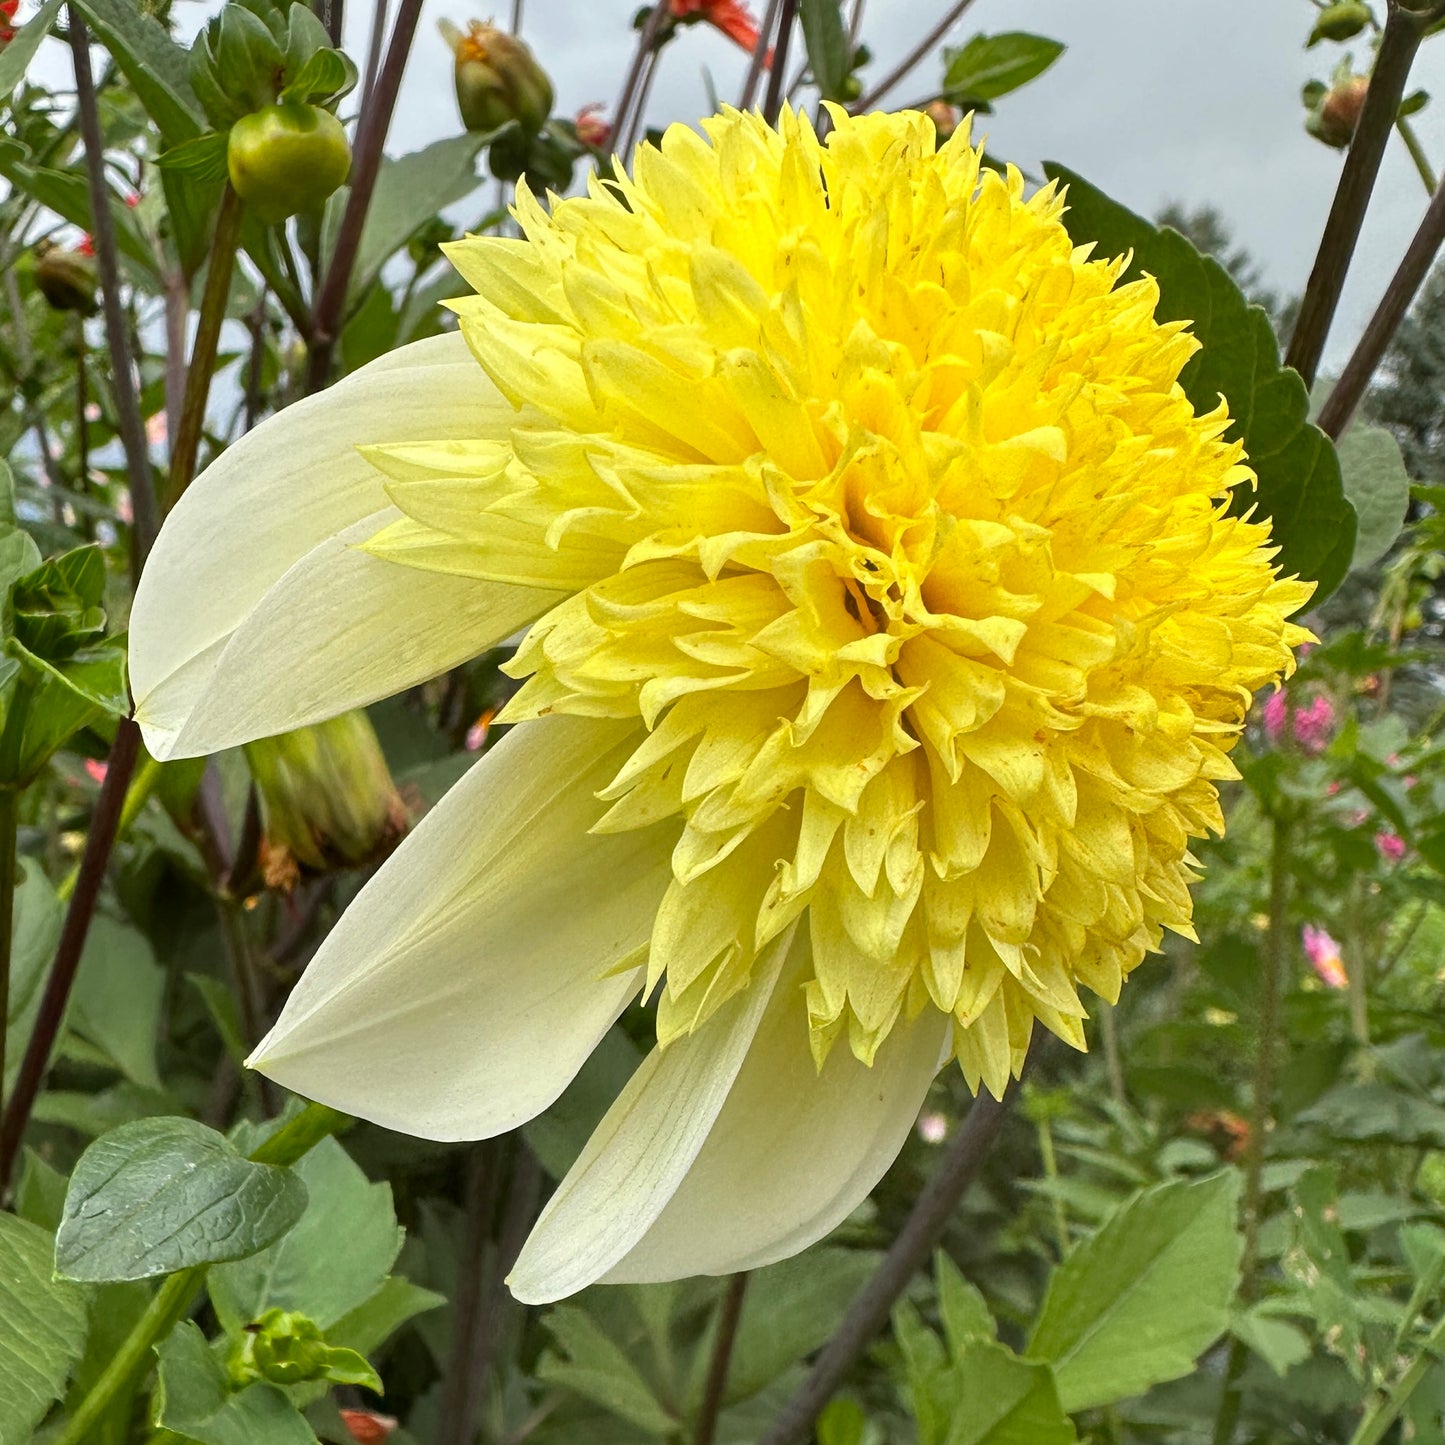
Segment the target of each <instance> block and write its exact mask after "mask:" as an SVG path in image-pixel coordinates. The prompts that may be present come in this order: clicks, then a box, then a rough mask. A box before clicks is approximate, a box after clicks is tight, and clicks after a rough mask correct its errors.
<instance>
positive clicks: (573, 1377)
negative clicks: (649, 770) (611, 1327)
mask: <svg viewBox="0 0 1445 1445" xmlns="http://www.w3.org/2000/svg"><path fill="white" fill-rule="evenodd" d="M543 1323H544V1324H545V1325H546V1328H547V1331H548V1333H549V1334H550V1335H551V1336H552V1338H553V1340H554V1341H555V1342H556V1347H557V1349H558V1351H559V1352H560V1357H559V1356H550V1355H544V1356H543V1357H542V1361H541V1363H540V1364H539V1365H538V1367H537V1377H538V1379H541V1380H545V1381H547V1382H548V1383H549V1384H554V1385H563V1386H565V1387H566V1388H567V1389H569V1390H573V1391H575V1392H576V1393H577V1394H579V1395H581V1396H582V1397H583V1398H584V1399H587V1400H593V1401H595V1402H596V1403H597V1404H599V1405H601V1406H602V1407H603V1408H604V1409H607V1410H610V1411H612V1413H613V1414H615V1415H620V1416H621V1417H622V1418H623V1419H624V1420H627V1421H629V1422H630V1423H631V1424H633V1425H635V1426H636V1427H637V1428H638V1429H640V1430H643V1431H645V1432H646V1433H647V1434H648V1435H649V1436H662V1437H666V1438H672V1436H673V1434H674V1432H675V1431H676V1429H677V1420H676V1419H675V1418H674V1417H673V1415H672V1414H671V1413H670V1412H669V1411H668V1409H667V1408H666V1407H665V1406H664V1405H663V1404H662V1403H661V1402H660V1401H659V1400H658V1398H657V1396H656V1395H655V1394H653V1392H652V1388H651V1386H649V1385H648V1383H647V1381H646V1380H644V1379H643V1377H642V1376H641V1375H640V1374H639V1373H638V1371H637V1367H636V1366H635V1365H634V1364H633V1363H632V1360H631V1359H630V1358H629V1357H628V1353H627V1351H626V1350H624V1349H623V1348H622V1346H621V1345H620V1344H619V1343H618V1341H617V1340H615V1339H613V1337H612V1336H611V1335H610V1334H608V1333H607V1331H606V1330H604V1329H603V1328H602V1327H601V1325H599V1324H598V1323H597V1321H596V1320H594V1319H593V1318H592V1316H591V1315H589V1314H588V1313H587V1311H586V1310H584V1309H582V1308H581V1307H580V1306H577V1305H557V1306H556V1307H555V1308H553V1309H552V1310H550V1311H549V1312H548V1314H547V1316H546V1319H545V1320H544V1322H543Z"/></svg>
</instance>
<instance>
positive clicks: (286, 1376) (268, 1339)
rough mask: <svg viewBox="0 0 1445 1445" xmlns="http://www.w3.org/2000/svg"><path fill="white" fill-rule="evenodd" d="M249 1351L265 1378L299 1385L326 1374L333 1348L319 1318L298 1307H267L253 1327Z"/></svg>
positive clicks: (253, 1361)
mask: <svg viewBox="0 0 1445 1445" xmlns="http://www.w3.org/2000/svg"><path fill="white" fill-rule="evenodd" d="M246 1352H247V1353H248V1354H249V1355H250V1361H249V1363H250V1365H251V1367H252V1368H253V1369H254V1371H255V1373H256V1374H257V1375H259V1376H260V1377H261V1378H262V1379H263V1380H271V1381H272V1382H273V1383H275V1384H277V1385H299V1384H302V1383H303V1382H304V1381H306V1380H319V1379H321V1378H322V1377H323V1376H324V1375H325V1374H326V1366H327V1357H328V1355H329V1354H330V1350H329V1348H328V1346H327V1344H326V1340H325V1337H324V1336H323V1335H322V1333H321V1329H320V1327H319V1326H318V1325H317V1323H316V1321H315V1320H313V1319H311V1318H309V1317H308V1316H306V1315H303V1314H297V1313H296V1312H295V1311H294V1310H279V1309H278V1310H267V1311H266V1313H265V1314H264V1315H262V1316H261V1318H260V1319H259V1320H257V1321H256V1323H255V1324H254V1325H253V1326H252V1327H251V1330H250V1332H249V1335H248V1338H247V1341H246Z"/></svg>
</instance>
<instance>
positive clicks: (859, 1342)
mask: <svg viewBox="0 0 1445 1445" xmlns="http://www.w3.org/2000/svg"><path fill="white" fill-rule="evenodd" d="M1017 1093H1018V1086H1017V1084H1011V1085H1010V1086H1009V1088H1008V1091H1007V1092H1006V1093H1005V1094H1004V1097H1003V1099H1002V1101H999V1100H996V1099H994V1098H993V1097H992V1096H991V1095H989V1094H986V1093H985V1094H980V1095H979V1096H978V1098H977V1099H976V1100H975V1101H974V1105H973V1108H971V1109H970V1110H969V1111H968V1117H967V1118H966V1119H965V1120H964V1121H963V1123H962V1124H961V1125H960V1126H959V1128H958V1129H957V1130H956V1131H955V1132H954V1136H953V1138H952V1139H951V1140H950V1141H949V1143H948V1145H947V1147H946V1148H945V1149H944V1151H943V1155H942V1157H941V1158H940V1159H939V1161H938V1169H937V1171H936V1172H935V1174H934V1176H933V1178H932V1179H930V1180H929V1181H928V1183H927V1184H926V1185H924V1187H923V1190H922V1192H921V1193H920V1194H919V1196H918V1198H917V1200H916V1201H915V1203H914V1205H913V1211H912V1213H911V1214H910V1215H909V1216H908V1219H907V1222H906V1223H905V1224H904V1226H903V1228H902V1229H901V1230H900V1231H899V1233H898V1238H897V1239H895V1240H894V1241H893V1245H892V1247H891V1248H890V1249H889V1251H888V1253H887V1254H886V1255H884V1257H883V1262H882V1263H881V1264H880V1265H879V1266H878V1269H877V1270H876V1271H875V1272H874V1274H873V1277H872V1278H871V1279H870V1280H869V1281H868V1283H867V1284H865V1285H864V1286H863V1288H862V1289H861V1290H860V1291H859V1293H858V1295H857V1296H856V1298H855V1299H854V1300H853V1303H852V1304H851V1305H850V1306H849V1307H848V1313H847V1314H846V1315H844V1317H843V1322H842V1323H841V1324H840V1325H839V1326H838V1328H837V1330H836V1331H834V1333H833V1337H832V1338H831V1339H830V1340H829V1341H828V1343H827V1344H826V1345H824V1346H823V1349H822V1351H821V1353H820V1354H819V1355H818V1358H817V1359H816V1360H815V1361H814V1362H813V1368H812V1369H811V1370H810V1371H809V1372H808V1376H807V1378H806V1379H805V1380H804V1381H803V1383H802V1385H801V1386H800V1387H799V1388H798V1390H797V1393H796V1394H794V1395H793V1397H792V1398H791V1399H790V1400H789V1401H788V1402H787V1404H785V1405H784V1406H783V1408H782V1409H781V1410H780V1411H779V1412H778V1414H777V1415H776V1416H775V1417H774V1419H773V1422H772V1424H771V1425H769V1426H768V1428H767V1430H766V1431H765V1432H764V1434H763V1435H762V1436H761V1437H760V1438H759V1440H758V1445H801V1442H802V1441H804V1440H806V1439H807V1438H808V1432H809V1430H810V1428H811V1427H812V1424H813V1421H814V1420H815V1419H817V1417H818V1413H819V1411H821V1410H822V1408H823V1406H824V1405H826V1404H827V1403H828V1401H829V1399H831V1398H832V1396H833V1394H834V1392H835V1391H836V1390H837V1389H838V1386H839V1385H841V1384H842V1383H843V1380H844V1378H845V1377H846V1375H847V1373H848V1371H849V1370H850V1369H852V1367H853V1365H854V1363H855V1362H856V1361H857V1359H858V1357H859V1356H860V1355H861V1354H862V1353H863V1351H864V1350H865V1349H866V1348H867V1347H868V1344H869V1342H870V1341H871V1340H872V1339H873V1337H874V1336H875V1335H876V1334H877V1333H878V1331H879V1330H881V1329H882V1328H883V1326H884V1325H885V1324H887V1322H888V1317H889V1315H890V1314H891V1313H892V1310H893V1306H894V1305H895V1304H896V1303H897V1302H898V1299H899V1297H900V1296H901V1295H902V1294H903V1291H904V1290H905V1289H907V1288H908V1282H909V1280H911V1279H912V1278H913V1276H914V1275H915V1274H917V1273H918V1271H919V1270H920V1269H921V1268H922V1267H923V1266H924V1265H925V1264H926V1263H927V1262H928V1260H929V1258H930V1256H931V1255H932V1253H933V1250H934V1248H935V1247H936V1246H937V1244H938V1241H939V1240H940V1239H942V1237H943V1232H944V1230H945V1229H946V1228H947V1227H948V1221H949V1218H950V1216H951V1215H952V1214H953V1211H954V1209H955V1208H957V1206H958V1202H959V1200H961V1199H962V1198H963V1196H964V1194H965V1193H966V1192H967V1190H968V1187H969V1185H970V1184H972V1183H973V1180H974V1177H975V1176H976V1175H977V1173H978V1170H979V1167H980V1165H982V1163H983V1161H984V1159H985V1158H986V1157H987V1155H988V1151H989V1149H990V1147H991V1146H992V1145H993V1141H994V1140H995V1138H997V1136H998V1132H999V1129H1000V1128H1001V1127H1002V1125H1003V1121H1004V1119H1005V1118H1007V1116H1008V1114H1009V1111H1010V1109H1011V1108H1012V1106H1013V1101H1014V1097H1015V1096H1016V1095H1017Z"/></svg>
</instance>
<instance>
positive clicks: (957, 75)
mask: <svg viewBox="0 0 1445 1445" xmlns="http://www.w3.org/2000/svg"><path fill="white" fill-rule="evenodd" d="M1063 53H1064V46H1063V44H1062V43H1061V42H1060V41H1057V40H1049V39H1047V38H1046V37H1045V36H1042V35H1030V34H1028V33H1027V32H1026V31H1023V30H1011V31H1008V32H1007V33H1006V34H1003V35H975V36H974V37H973V39H972V40H970V41H969V42H968V44H967V45H965V46H963V47H962V48H961V49H959V50H945V51H944V53H943V55H944V63H945V65H946V66H947V69H946V70H945V71H944V75H943V98H944V99H945V100H948V101H952V102H953V104H955V105H967V104H968V102H969V101H974V100H997V99H998V98H999V97H1000V96H1001V95H1007V94H1008V93H1009V92H1010V91H1011V90H1017V89H1018V88H1019V87H1020V86H1021V85H1027V84H1028V83H1029V81H1031V80H1034V79H1036V78H1037V77H1038V76H1040V75H1042V74H1043V73H1044V71H1046V70H1047V69H1048V68H1049V66H1051V65H1052V64H1053V63H1054V61H1056V60H1057V59H1058V58H1059V56H1061V55H1062V54H1063Z"/></svg>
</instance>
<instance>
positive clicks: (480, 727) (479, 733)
mask: <svg viewBox="0 0 1445 1445" xmlns="http://www.w3.org/2000/svg"><path fill="white" fill-rule="evenodd" d="M496 715H497V710H496V708H494V707H489V708H488V709H487V710H486V712H484V713H483V714H482V715H481V717H479V718H478V719H477V720H476V722H474V723H473V724H472V725H471V727H469V728H468V729H467V751H468V752H469V753H479V752H481V750H482V749H483V748H484V747H485V746H486V744H487V733H488V732H490V731H491V727H492V719H493V718H494V717H496Z"/></svg>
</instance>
